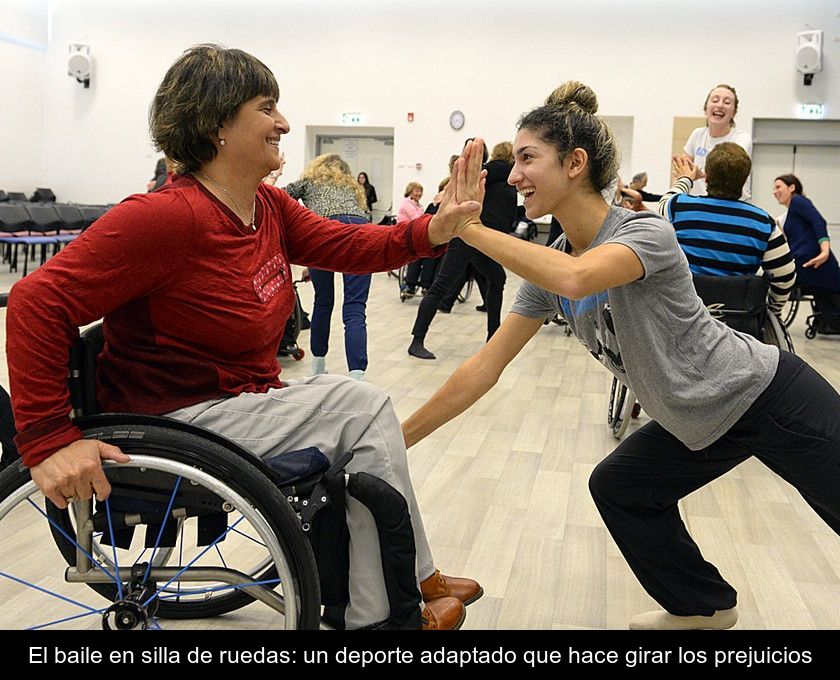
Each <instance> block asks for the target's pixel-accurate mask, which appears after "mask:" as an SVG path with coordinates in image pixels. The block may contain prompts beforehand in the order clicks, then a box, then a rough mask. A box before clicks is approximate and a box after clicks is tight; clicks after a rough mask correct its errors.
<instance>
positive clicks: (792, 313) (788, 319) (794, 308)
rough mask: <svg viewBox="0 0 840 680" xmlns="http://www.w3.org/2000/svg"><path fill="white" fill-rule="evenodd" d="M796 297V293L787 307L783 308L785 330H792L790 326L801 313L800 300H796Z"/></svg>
mask: <svg viewBox="0 0 840 680" xmlns="http://www.w3.org/2000/svg"><path fill="white" fill-rule="evenodd" d="M794 295H795V293H792V294H791V296H790V297H789V298H788V301H787V302H786V303H785V306H784V307H782V323H783V324H784V325H785V328H790V325H791V324H792V323H793V320H794V319H795V318H796V312H798V311H799V298H795V297H794Z"/></svg>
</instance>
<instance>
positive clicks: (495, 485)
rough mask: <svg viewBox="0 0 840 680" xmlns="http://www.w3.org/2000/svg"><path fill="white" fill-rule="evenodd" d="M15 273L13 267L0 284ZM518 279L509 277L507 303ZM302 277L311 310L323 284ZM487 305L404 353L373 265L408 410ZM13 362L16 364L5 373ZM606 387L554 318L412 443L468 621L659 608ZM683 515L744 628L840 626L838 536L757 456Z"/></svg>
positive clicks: (470, 343)
mask: <svg viewBox="0 0 840 680" xmlns="http://www.w3.org/2000/svg"><path fill="white" fill-rule="evenodd" d="M15 279H16V277H14V276H12V277H9V276H8V275H6V274H0V290H7V289H8V287H9V285H11V283H12V282H13V281H14V280H15ZM517 286H518V281H517V280H516V277H513V276H509V279H508V285H507V287H506V290H505V292H506V299H505V309H507V308H508V307H509V305H510V302H511V299H512V298H513V295H514V292H515V290H516V288H517ZM299 288H300V292H301V297H302V299H303V301H304V306H305V307H306V308H308V309H310V310H311V300H312V290H311V286H310V285H308V284H303V285H301V286H300V287H299ZM339 288H340V286H339ZM475 304H477V300H476V299H470V300H469V301H468V303H467V304H464V305H457V306H456V308H455V310H454V311H453V313H452V314H451V315H438V316H437V318H436V319H435V321H434V324H433V325H432V329H431V332H430V334H429V336H428V338H427V346H428V347H429V348H430V349H431V350H432V351H434V352H436V353H437V354H438V356H439V357H440V358H439V359H438V360H437V361H428V362H424V361H420V360H418V359H414V358H411V357H408V356H407V355H406V353H405V350H406V347H407V345H408V341H409V339H410V337H409V331H410V328H411V325H412V322H413V320H414V315H415V314H416V311H417V305H418V301H417V300H416V299H415V300H411V301H408V302H405V303H401V302H400V301H399V297H398V295H397V286H396V283H395V281H394V279H389V278H387V277H386V276H385V275H384V274H378V275H376V276H374V281H373V287H372V290H371V296H370V304H369V307H368V327H369V337H370V346H369V353H370V367H369V371H368V378H369V380H370V381H371V382H373V383H375V384H377V385H379V386H380V387H382V388H383V389H385V390H386V391H387V392H388V393H389V394H390V395H391V397H392V398H393V401H394V404H395V406H396V409H397V411H398V413H399V415H400V416H401V417H403V418H405V417H407V416H408V415H410V414H411V413H412V412H413V411H414V410H415V409H416V408H417V407H419V406H420V405H421V404H422V403H423V402H424V401H425V400H426V399H427V398H428V397H430V396H431V395H432V394H433V393H434V391H435V390H436V389H437V388H438V387H439V386H440V385H441V384H442V383H443V381H444V380H445V379H446V378H447V376H449V375H450V374H451V373H452V371H453V370H454V369H455V368H456V367H457V366H458V365H459V364H460V362H462V361H463V360H464V359H466V358H468V357H469V356H470V355H471V354H472V353H473V352H475V351H476V350H477V349H478V348H479V347H480V346H481V343H482V341H483V338H484V335H485V332H486V329H485V320H484V316H483V315H482V314H480V313H478V312H476V311H475V310H474V305H475ZM333 318H334V323H335V326H334V328H333V333H332V338H331V342H332V350H331V352H330V355H329V357H328V366H329V368H330V370H331V371H332V372H335V373H346V366H345V365H344V358H343V343H342V334H341V322H340V311H339V310H338V309H337V310H336V312H335V315H334V317H333ZM803 331H804V314H800V317H799V318H798V319H797V321H796V323H795V325H794V328H793V337H794V341H795V343H796V349H797V352H798V353H799V354H800V355H802V356H803V357H805V358H806V359H807V360H808V361H809V362H811V363H812V365H814V366H815V367H816V368H817V369H818V370H819V371H820V372H821V373H822V374H823V375H824V376H826V378H827V379H828V380H829V381H830V382H831V383H832V384H833V385H834V386H835V387H840V363H839V362H838V361H837V357H838V351H840V342H837V341H836V339H834V338H828V339H826V338H822V337H819V338H817V339H816V340H811V341H808V340H805V338H804V334H803ZM301 340H302V342H303V346H304V348H305V349H306V350H307V358H306V359H305V360H304V361H302V362H300V363H296V362H293V361H292V360H286V361H284V363H283V373H284V375H287V376H289V377H297V376H302V375H306V374H307V372H308V370H309V367H310V363H309V347H308V334H307V333H306V332H304V333H303V335H302V338H301ZM3 359H4V357H3ZM5 371H6V367H5V361H4V360H3V361H0V382H3V383H4V384H6V383H7V377H6V374H5ZM609 386H610V377H609V375H608V374H607V373H606V371H605V370H604V369H603V368H602V367H601V366H600V365H599V364H598V363H597V362H595V361H594V360H593V359H592V358H591V356H589V354H588V352H586V350H585V349H584V348H583V347H582V346H581V345H580V344H579V343H578V342H577V340H575V339H574V338H567V337H566V336H565V335H564V334H563V332H562V330H561V329H560V328H558V327H557V326H554V325H551V326H547V327H545V328H543V329H542V330H541V331H540V332H539V333H538V335H537V337H536V338H535V339H534V340H533V341H532V343H531V344H530V345H529V346H528V347H526V349H525V350H524V352H523V353H522V354H521V355H520V356H519V357H517V359H516V360H514V362H513V364H512V365H511V366H510V368H509V369H508V371H507V372H506V373H505V375H504V376H503V377H502V379H501V381H500V383H499V384H498V385H497V386H496V388H495V389H494V390H493V391H492V392H491V393H490V394H489V395H487V396H486V397H485V398H484V399H483V400H482V401H481V402H479V403H478V404H476V405H475V406H474V407H473V408H472V409H471V410H469V411H468V412H467V413H466V414H464V415H462V416H461V417H460V418H458V419H456V420H455V421H453V422H451V423H449V424H448V425H446V426H445V427H443V428H441V430H439V431H438V432H436V433H434V434H433V435H432V436H430V437H429V438H428V439H427V440H425V441H424V442H422V443H420V444H419V445H417V446H416V447H414V448H413V449H412V450H411V451H410V452H409V461H410V464H411V469H412V475H413V478H414V483H415V487H416V490H417V494H418V498H419V502H420V506H421V509H422V511H423V515H424V520H425V522H426V527H427V530H428V533H429V539H430V541H431V545H432V550H433V553H434V555H435V558H436V562H437V564H438V566H439V567H440V568H441V569H442V570H443V571H444V573H450V574H463V575H467V576H471V577H473V578H476V579H478V580H479V581H481V583H482V584H483V585H484V589H485V592H486V594H485V596H484V598H483V599H482V600H480V601H479V602H477V603H476V604H474V605H472V606H471V607H470V608H469V610H468V616H467V622H466V626H467V627H471V628H595V629H598V628H625V627H626V625H627V620H628V618H629V617H630V616H632V615H634V614H637V613H640V612H643V611H646V610H647V609H649V608H651V607H652V606H653V603H652V601H651V600H650V599H649V598H648V597H647V595H645V593H644V592H643V591H642V589H641V588H640V587H639V586H638V584H637V583H636V581H635V579H634V578H633V576H632V574H631V573H630V571H629V569H628V568H627V566H626V565H625V563H624V560H623V559H622V557H621V556H620V554H619V552H618V550H617V548H616V547H615V545H614V544H613V542H612V540H611V539H610V537H609V535H608V534H607V532H606V530H605V529H604V527H603V525H602V523H601V520H600V518H599V517H598V515H597V512H596V510H595V507H594V505H593V503H592V501H591V499H590V497H589V494H588V491H587V487H586V481H587V478H588V475H589V473H590V472H591V470H592V468H593V467H594V466H595V465H596V464H597V462H598V461H600V460H601V459H602V458H603V457H604V456H605V455H606V454H607V453H608V452H609V451H610V450H612V448H613V447H614V445H615V441H614V440H613V439H612V437H611V435H610V433H609V431H608V429H607V426H606V404H607V394H608V389H609ZM838 417H840V414H839V415H838ZM644 422H646V416H645V415H644V413H643V414H642V416H641V418H640V419H639V421H638V423H644ZM635 427H638V424H637V423H635V422H634V423H633V424H632V425H631V431H632V428H635ZM683 514H684V516H685V518H686V521H687V524H688V526H689V529H690V531H691V533H692V535H694V536H695V537H696V539H697V541H698V543H699V544H700V546H701V548H702V550H703V552H704V555H705V556H706V557H707V559H710V560H711V561H713V562H714V563H715V564H717V565H718V567H719V568H720V570H721V572H722V573H723V574H724V575H725V576H726V577H727V578H728V579H729V580H730V581H731V582H732V583H733V584H734V585H735V587H736V588H737V589H738V591H739V593H740V601H739V604H740V611H741V620H740V622H739V624H738V627H739V628H777V629H779V628H837V627H840V539H839V538H838V537H837V536H836V535H834V534H833V532H831V530H829V529H828V528H827V527H826V526H825V525H824V524H823V523H822V522H821V521H820V520H819V519H818V518H817V516H816V515H815V514H814V513H813V512H812V511H811V510H810V508H809V507H808V506H807V505H806V504H805V503H804V502H803V501H802V500H801V499H800V498H799V497H798V495H797V494H796V493H795V492H794V491H793V490H792V488H791V487H789V486H788V485H787V484H786V483H784V482H783V481H781V480H780V479H779V478H778V477H776V476H774V475H773V474H771V473H770V472H769V471H768V470H766V469H765V468H764V467H763V466H762V465H761V464H760V463H757V462H755V461H748V462H747V463H745V464H743V465H741V466H740V467H739V468H737V469H736V470H734V471H733V472H731V473H730V474H728V475H726V476H724V477H723V478H721V479H719V480H717V481H715V482H714V483H713V484H711V485H709V486H708V487H706V488H704V489H702V490H700V491H698V492H697V493H695V494H693V495H692V496H690V497H689V498H688V499H686V501H685V502H684V503H683ZM7 549H8V547H7V546H0V553H2V552H3V551H5V550H7ZM3 611H5V612H6V613H5V614H4V613H3ZM8 616H11V617H12V618H11V619H10V618H1V617H8ZM13 616H14V615H13V612H10V611H9V608H4V610H0V626H5V625H13ZM202 625H204V624H202Z"/></svg>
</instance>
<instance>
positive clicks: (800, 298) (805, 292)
mask: <svg viewBox="0 0 840 680" xmlns="http://www.w3.org/2000/svg"><path fill="white" fill-rule="evenodd" d="M802 302H807V303H809V304H810V305H811V313H810V314H809V315H808V316H807V317H806V319H805V337H806V338H807V339H808V340H813V339H814V338H816V337H817V335H819V334H823V335H837V334H838V332H837V331H836V330H835V329H834V328H831V327H830V326H829V325H828V324H826V323H824V322H823V321H822V318H821V315H820V313H819V312H818V311H817V305H816V302H815V301H814V295H813V292H812V290H811V289H809V288H808V287H807V286H804V287H800V286H795V287H794V289H793V291H791V294H790V298H789V299H788V301H787V304H786V305H785V310H784V314H783V315H782V316H783V318H784V324H785V326H786V327H790V325H791V324H792V323H793V320H794V319H795V318H796V313H797V312H798V311H799V305H800V303H802Z"/></svg>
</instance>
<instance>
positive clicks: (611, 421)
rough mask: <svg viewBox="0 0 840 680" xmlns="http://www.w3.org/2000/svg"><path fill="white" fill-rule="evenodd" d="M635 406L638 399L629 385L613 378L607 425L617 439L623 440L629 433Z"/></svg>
mask: <svg viewBox="0 0 840 680" xmlns="http://www.w3.org/2000/svg"><path fill="white" fill-rule="evenodd" d="M635 404H636V397H635V395H634V394H633V393H632V392H631V391H630V390H629V389H628V388H627V385H625V384H624V383H623V382H621V381H620V380H619V379H618V378H615V377H613V382H612V388H611V389H610V401H609V404H608V405H607V424H608V425H609V427H610V432H612V435H613V437H615V438H616V439H621V438H622V437H623V436H624V433H625V432H626V431H627V427H628V426H629V425H630V418H631V414H632V412H633V407H634V406H635Z"/></svg>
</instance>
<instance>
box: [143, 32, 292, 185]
mask: <svg viewBox="0 0 840 680" xmlns="http://www.w3.org/2000/svg"><path fill="white" fill-rule="evenodd" d="M279 95H280V93H279V88H278V87H277V81H276V80H275V78H274V75H273V74H272V73H271V71H270V70H269V69H268V67H267V66H266V65H265V64H263V63H262V62H261V61H260V60H259V59H257V58H256V57H253V56H251V55H250V54H248V53H247V52H243V51H242V50H237V49H228V48H225V47H222V46H221V45H212V44H204V45H195V46H194V47H191V48H190V49H188V50H187V51H186V52H184V53H183V54H182V55H181V56H180V57H178V59H177V61H176V62H175V63H174V64H172V66H171V67H170V68H169V70H168V71H167V72H166V75H165V76H164V77H163V82H161V84H160V87H158V91H157V94H155V98H154V100H153V101H152V105H151V107H150V108H149V129H150V131H151V134H152V141H153V142H154V144H155V147H156V148H157V149H159V150H160V151H163V153H165V154H166V155H167V156H168V157H169V158H171V159H172V160H173V161H174V162H175V164H176V167H177V169H178V172H182V173H183V172H194V171H196V170H198V169H199V168H200V167H201V166H202V165H204V164H205V163H208V162H210V161H212V160H213V159H214V158H215V157H216V153H217V149H216V146H215V144H214V143H213V137H214V136H215V135H216V133H217V132H218V131H219V128H220V127H222V126H223V125H224V124H225V123H226V122H227V121H229V120H230V119H231V118H233V117H234V116H235V115H236V112H237V111H238V110H239V107H240V106H242V104H244V103H245V102H247V101H248V100H250V99H253V98H254V97H259V96H266V97H272V98H274V99H275V100H276V99H277V98H278V97H279Z"/></svg>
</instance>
